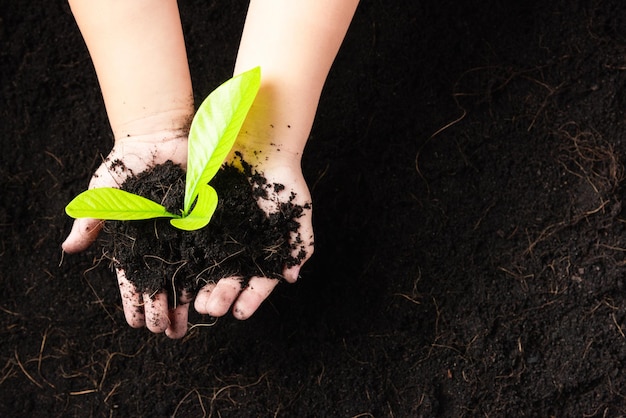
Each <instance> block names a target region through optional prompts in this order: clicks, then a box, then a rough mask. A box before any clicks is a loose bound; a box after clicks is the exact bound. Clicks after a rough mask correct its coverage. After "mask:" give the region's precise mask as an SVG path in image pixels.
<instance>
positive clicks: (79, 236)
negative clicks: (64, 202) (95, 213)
mask: <svg viewBox="0 0 626 418" xmlns="http://www.w3.org/2000/svg"><path fill="white" fill-rule="evenodd" d="M101 229H102V221H101V220H99V219H88V218H80V219H76V220H75V221H74V224H73V225H72V230H71V231H70V234H69V235H68V236H67V238H66V239H65V241H64V242H63V244H61V247H62V248H63V251H65V252H66V253H70V254H71V253H77V252H80V251H83V250H85V249H86V248H87V247H89V245H91V243H92V242H94V241H95V239H96V237H97V236H98V234H99V233H100V230H101Z"/></svg>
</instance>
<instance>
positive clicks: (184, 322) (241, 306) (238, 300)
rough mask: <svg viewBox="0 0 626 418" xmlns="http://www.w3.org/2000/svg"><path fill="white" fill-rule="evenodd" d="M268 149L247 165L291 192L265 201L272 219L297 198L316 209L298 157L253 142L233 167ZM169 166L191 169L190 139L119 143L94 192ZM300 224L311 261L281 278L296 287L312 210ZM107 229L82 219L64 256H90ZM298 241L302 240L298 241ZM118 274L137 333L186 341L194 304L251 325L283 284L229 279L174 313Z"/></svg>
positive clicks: (241, 147)
mask: <svg viewBox="0 0 626 418" xmlns="http://www.w3.org/2000/svg"><path fill="white" fill-rule="evenodd" d="M263 147H265V148H267V149H264V150H263V151H264V152H263V154H262V155H263V156H264V158H263V159H255V160H253V161H247V162H248V163H249V164H251V165H252V166H253V169H254V170H255V171H257V172H259V173H262V174H263V175H264V176H265V178H266V179H267V180H268V182H269V183H270V184H272V183H278V184H283V185H284V186H285V188H284V190H282V191H280V192H278V193H275V192H274V193H272V194H271V195H270V196H269V197H268V199H267V200H264V199H259V201H258V203H259V206H260V207H261V208H262V209H263V210H264V211H266V212H267V213H271V212H272V211H277V210H278V209H277V204H278V203H280V202H287V201H288V200H289V199H290V196H292V194H293V195H295V200H294V201H293V203H295V204H298V205H305V204H307V203H308V204H310V203H311V196H310V193H309V190H308V187H307V185H306V182H305V181H304V178H303V176H302V170H301V168H300V159H299V158H296V156H294V155H289V153H288V152H281V151H279V150H276V149H273V148H272V147H271V146H265V145H262V144H260V145H259V146H257V147H255V146H254V144H250V143H249V142H247V143H246V144H241V143H239V142H237V143H235V146H234V148H233V151H232V153H231V156H229V158H228V159H227V161H229V160H231V159H233V158H234V152H235V151H239V152H240V153H241V154H242V155H243V156H244V158H246V157H247V156H248V155H250V157H253V158H254V155H256V154H257V153H255V152H252V151H253V150H254V151H258V150H260V148H263ZM268 147H269V148H268ZM259 154H260V153H259ZM117 160H120V161H123V162H124V164H123V166H122V165H120V164H111V162H113V161H117ZM167 160H171V161H173V162H174V163H177V164H180V165H182V166H183V167H185V166H186V162H187V137H186V135H180V134H175V133H167V132H166V133H159V134H151V135H146V136H136V137H129V138H120V139H117V140H116V141H115V145H114V147H113V149H112V150H111V153H110V154H109V156H108V157H107V158H106V159H105V160H104V162H103V163H102V164H101V165H100V167H99V168H98V169H97V170H96V172H95V174H94V175H93V177H92V179H91V181H90V183H89V188H90V189H92V188H98V187H119V186H120V185H121V184H122V183H123V182H124V180H125V179H126V177H128V176H129V175H132V174H139V173H141V172H143V171H145V170H147V169H149V168H150V167H152V166H155V165H157V164H161V163H164V162H166V161H167ZM251 187H252V186H251ZM298 221H299V223H300V229H299V231H298V234H299V235H300V236H301V237H303V238H306V240H307V242H308V244H309V245H306V246H305V247H304V249H305V252H306V256H305V258H304V259H303V260H302V262H301V264H300V265H297V266H293V267H290V268H287V267H285V268H284V270H283V271H282V272H281V273H282V275H283V277H284V278H285V280H286V281H287V282H290V283H293V282H295V281H296V280H297V279H298V277H299V272H300V267H301V266H302V263H304V262H305V261H306V260H307V259H308V258H309V257H310V256H311V254H312V252H313V229H312V222H311V210H305V212H304V214H303V216H302V217H300V218H299V219H298ZM102 224H103V223H102V221H101V220H97V219H76V220H75V221H74V224H73V226H72V230H71V232H70V234H69V235H68V237H67V238H66V240H65V241H64V242H63V244H62V248H63V251H65V252H66V253H76V252H80V251H83V250H85V249H86V248H87V247H89V245H90V244H91V243H92V242H93V241H94V240H95V239H96V237H97V236H98V234H99V232H100V230H101V229H102ZM295 236H296V234H294V238H295ZM299 250H300V249H298V251H299ZM116 274H117V281H118V284H119V288H120V293H121V297H122V306H123V308H124V314H125V317H126V321H127V322H128V324H129V325H130V326H131V327H134V328H140V327H143V326H145V327H147V328H148V329H149V330H150V331H152V332H155V333H161V332H165V334H166V335H167V336H168V337H170V338H181V337H183V336H184V335H185V334H186V332H187V327H188V315H189V306H190V303H191V302H192V301H193V302H194V308H195V309H196V311H197V312H199V313H201V314H208V315H210V316H213V317H220V316H223V315H225V314H227V313H228V312H229V310H231V309H232V313H233V316H234V317H235V318H237V319H247V318H249V317H250V316H251V315H252V314H253V313H254V312H255V311H256V310H257V308H258V307H259V306H260V305H261V303H262V302H263V301H264V300H265V299H266V298H267V297H268V296H269V295H270V293H271V292H272V290H273V289H274V287H275V286H276V285H277V283H278V281H277V280H276V279H272V278H266V277H253V278H251V279H250V281H249V283H248V285H247V286H246V287H245V288H243V289H242V287H241V278H240V277H237V276H235V277H224V278H222V279H221V280H219V281H218V282H217V283H209V284H207V285H206V286H204V287H203V288H202V289H201V290H200V291H199V292H198V294H197V295H192V294H184V295H183V296H182V297H181V301H182V302H183V303H182V304H180V305H178V306H176V307H175V308H173V309H170V307H169V306H168V301H167V295H166V294H165V292H160V293H157V294H156V295H148V294H140V293H138V292H137V291H136V289H135V287H134V285H133V284H132V283H130V282H129V281H128V279H127V278H126V275H125V273H124V271H123V270H121V269H117V270H116ZM194 298H195V301H194Z"/></svg>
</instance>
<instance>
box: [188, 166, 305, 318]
mask: <svg viewBox="0 0 626 418" xmlns="http://www.w3.org/2000/svg"><path fill="white" fill-rule="evenodd" d="M244 159H245V154H244ZM253 170H256V171H257V172H259V173H260V174H262V175H263V176H264V177H265V178H266V179H267V181H268V183H270V184H272V183H278V184H282V185H284V186H285V188H284V189H283V190H282V191H280V192H278V193H276V192H274V191H272V192H271V194H270V195H269V196H268V199H262V198H259V200H258V204H259V206H260V207H261V208H262V209H263V210H264V211H265V212H266V213H268V214H269V213H272V212H276V211H277V210H278V206H279V203H281V202H289V200H290V197H291V196H292V194H294V195H295V198H294V199H293V200H292V203H293V204H296V205H300V206H305V205H306V206H307V209H304V212H303V214H302V216H301V217H300V218H298V222H299V223H300V228H299V230H298V231H297V232H295V233H292V236H291V243H300V242H301V243H300V244H298V245H297V246H296V248H294V250H293V251H294V253H293V256H294V257H296V256H297V255H298V253H300V252H301V251H304V258H302V260H301V263H300V264H298V265H296V266H292V267H287V266H285V267H284V269H283V271H282V275H283V277H284V278H285V280H286V281H287V282H289V283H294V282H295V281H296V280H298V277H299V274H300V268H301V267H302V264H303V263H304V262H306V261H307V260H308V259H309V258H310V257H311V255H312V254H313V245H314V244H313V225H312V208H311V194H310V192H309V188H308V187H307V184H306V182H305V180H304V177H303V175H302V169H301V168H300V163H299V160H298V159H293V160H287V161H282V158H280V159H279V158H272V157H269V158H268V160H267V161H263V163H261V162H258V163H257V164H256V165H254V167H253ZM278 283H279V280H277V279H272V278H267V277H258V276H257V277H252V278H251V279H250V281H249V283H248V285H247V286H246V287H245V288H244V289H242V288H241V278H240V277H237V276H235V277H225V278H222V279H221V280H219V281H218V282H217V283H209V284H207V285H206V286H204V287H203V288H202V289H201V290H200V291H199V292H198V294H197V296H196V300H195V303H194V307H195V309H196V311H198V312H199V313H203V314H209V315H211V316H214V317H219V316H223V315H225V314H226V313H227V312H228V311H229V309H230V308H231V306H232V312H233V316H234V317H235V318H237V319H247V318H249V317H250V316H251V315H252V314H253V313H254V312H255V311H256V310H257V308H258V307H259V306H260V305H261V303H262V302H263V301H264V300H265V299H266V298H267V297H268V296H269V295H270V294H271V293H272V290H274V288H275V287H276V285H277V284H278Z"/></svg>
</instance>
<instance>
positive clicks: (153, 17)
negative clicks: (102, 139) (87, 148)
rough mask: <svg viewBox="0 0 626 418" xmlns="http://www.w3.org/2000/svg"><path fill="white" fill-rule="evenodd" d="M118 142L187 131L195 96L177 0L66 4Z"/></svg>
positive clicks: (74, 0) (77, 1) (79, 0)
mask: <svg viewBox="0 0 626 418" xmlns="http://www.w3.org/2000/svg"><path fill="white" fill-rule="evenodd" d="M69 3H70V6H71V8H72V12H73V14H74V17H75V19H76V22H77V24H78V26H79V28H80V30H81V33H82V35H83V38H84V39H85V43H86V44H87V48H88V49H89V53H90V55H91V58H92V61H93V64H94V67H95V69H96V73H97V75H98V81H99V83H100V88H101V90H102V94H103V97H104V103H105V106H106V110H107V114H108V117H109V121H110V123H111V128H112V130H113V134H114V136H115V138H116V139H118V138H123V137H128V136H141V135H151V134H159V133H162V132H177V131H182V132H184V131H186V130H187V129H188V126H189V123H190V118H191V117H192V115H193V92H192V87H191V77H190V75H189V68H188V63H187V55H186V51H185V43H184V38H183V33H182V28H181V24H180V17H179V13H178V6H177V3H176V1H175V0H132V1H129V0H69Z"/></svg>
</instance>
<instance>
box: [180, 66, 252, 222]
mask: <svg viewBox="0 0 626 418" xmlns="http://www.w3.org/2000/svg"><path fill="white" fill-rule="evenodd" d="M260 85H261V69H260V68H259V67H256V68H253V69H252V70H249V71H246V72H244V73H242V74H239V75H238V76H236V77H233V78H231V79H230V80H228V81H226V82H225V83H224V84H222V85H221V86H219V87H218V88H217V89H215V90H214V91H213V92H212V93H211V94H209V96H208V97H207V98H206V99H205V100H204V102H203V103H202V105H200V108H199V109H198V111H197V112H196V114H195V116H194V118H193V121H192V122H191V128H190V130H189V142H188V148H189V150H188V159H187V177H186V180H185V204H184V208H183V214H184V215H187V214H188V213H189V210H190V209H191V205H192V204H193V202H194V201H195V200H196V196H197V195H198V192H199V188H200V187H201V186H200V185H202V184H207V183H208V182H209V181H210V180H211V179H212V178H213V176H215V173H217V171H218V170H219V168H220V167H221V165H222V163H223V162H224V159H225V158H226V157H227V156H228V153H229V152H230V150H231V148H232V147H233V144H234V143H235V140H236V139H237V135H238V134H239V130H240V129H241V126H242V125H243V122H244V120H245V118H246V115H247V114H248V111H249V110H250V106H252V102H253V101H254V98H255V97H256V94H257V92H258V90H259V86H260Z"/></svg>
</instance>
